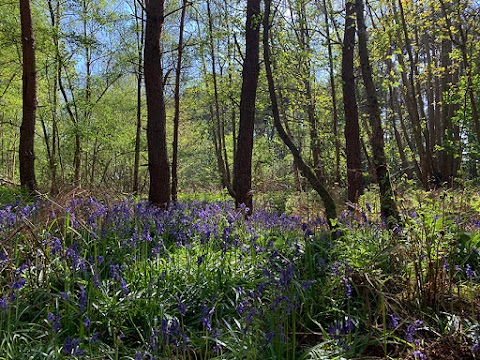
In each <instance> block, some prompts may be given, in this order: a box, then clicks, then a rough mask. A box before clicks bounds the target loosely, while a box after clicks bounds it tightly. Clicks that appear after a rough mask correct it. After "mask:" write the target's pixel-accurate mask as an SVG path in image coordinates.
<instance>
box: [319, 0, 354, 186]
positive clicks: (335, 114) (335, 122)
mask: <svg viewBox="0 0 480 360" xmlns="http://www.w3.org/2000/svg"><path fill="white" fill-rule="evenodd" d="M323 11H324V15H325V35H326V38H327V42H328V74H329V80H330V89H331V90H330V91H331V96H332V110H333V136H334V137H335V182H336V183H337V184H340V183H341V179H340V136H339V133H338V126H339V125H338V124H339V121H338V109H337V89H336V87H335V73H334V67H333V49H332V39H331V38H330V22H329V17H328V9H327V3H326V0H323ZM352 51H353V50H352Z"/></svg>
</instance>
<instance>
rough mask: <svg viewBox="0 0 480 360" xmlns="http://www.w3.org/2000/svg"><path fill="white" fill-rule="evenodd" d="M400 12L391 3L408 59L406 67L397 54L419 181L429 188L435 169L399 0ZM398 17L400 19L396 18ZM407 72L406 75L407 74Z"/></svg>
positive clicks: (401, 55)
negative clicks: (418, 98) (425, 137)
mask: <svg viewBox="0 0 480 360" xmlns="http://www.w3.org/2000/svg"><path fill="white" fill-rule="evenodd" d="M398 4H399V9H400V14H398V12H397V8H396V5H395V3H392V6H393V12H394V16H395V19H396V21H397V23H399V25H400V26H401V29H400V28H399V30H398V32H397V38H398V40H399V41H400V42H404V43H405V48H406V50H407V54H408V61H409V66H408V67H407V65H406V63H405V59H404V56H403V53H399V54H398V61H399V64H400V67H401V68H402V69H404V71H402V72H401V74H402V82H403V84H404V86H405V89H406V90H405V100H406V101H405V102H406V105H407V110H408V114H409V118H410V122H411V123H412V126H413V138H414V140H415V146H416V149H417V152H418V155H419V158H420V168H421V178H420V180H421V182H422V185H423V187H424V188H425V189H428V188H429V180H430V179H431V178H434V177H435V171H434V169H433V167H434V166H433V163H432V159H431V156H429V153H428V151H427V149H426V148H425V144H424V136H423V129H422V124H421V119H420V115H419V110H418V108H419V107H418V102H417V90H416V88H415V74H416V69H415V67H416V64H415V62H414V58H413V51H412V47H411V44H410V38H409V36H408V30H407V24H406V21H405V15H404V11H403V5H402V2H401V0H399V1H398ZM398 18H400V19H398ZM402 31H403V35H404V40H403V39H402V37H401V32H402ZM407 73H408V75H407Z"/></svg>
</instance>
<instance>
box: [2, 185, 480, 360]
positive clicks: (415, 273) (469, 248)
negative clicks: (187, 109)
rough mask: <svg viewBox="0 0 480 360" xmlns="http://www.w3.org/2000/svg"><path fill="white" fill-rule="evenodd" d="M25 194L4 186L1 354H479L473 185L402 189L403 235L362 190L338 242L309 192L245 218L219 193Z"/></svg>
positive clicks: (266, 201) (341, 222)
mask: <svg viewBox="0 0 480 360" xmlns="http://www.w3.org/2000/svg"><path fill="white" fill-rule="evenodd" d="M17 195H18V194H15V193H14V192H12V191H11V190H8V189H2V191H1V192H0V203H1V205H0V234H1V244H0V245H1V246H0V273H1V276H0V279H1V280H0V339H1V340H0V359H67V358H69V359H312V360H313V359H318V360H320V359H342V358H344V359H345V358H349V359H405V360H407V359H408V360H410V359H440V360H442V359H475V358H479V357H480V351H479V347H480V255H479V251H480V211H479V209H480V195H479V193H478V191H476V190H471V191H469V192H467V191H463V192H459V191H442V192H437V193H424V192H420V191H412V192H410V193H408V194H405V195H404V196H403V197H402V198H401V199H399V204H400V207H401V208H402V216H403V220H404V225H402V227H401V228H400V227H398V228H396V229H394V230H393V231H390V230H388V229H386V227H385V226H384V225H383V224H382V222H381V221H380V220H379V216H378V203H377V200H376V197H375V195H374V194H367V195H365V196H364V197H363V198H362V199H361V201H360V203H359V206H358V208H357V210H356V211H345V212H342V214H341V215H340V216H339V218H338V227H339V229H340V230H341V231H339V232H338V233H336V236H334V235H335V234H332V233H331V232H330V231H329V230H328V228H327V226H326V221H325V219H324V218H323V217H322V216H321V208H320V207H319V206H318V204H316V203H314V202H310V201H309V196H310V195H308V194H293V195H289V196H290V198H289V199H287V200H284V201H281V200H279V197H278V194H276V195H275V196H272V197H271V198H268V197H267V196H265V197H263V201H262V203H261V204H260V203H258V204H257V208H256V209H255V211H254V213H253V215H252V216H250V217H248V218H246V217H245V214H244V213H242V212H241V211H240V212H239V211H237V210H235V209H234V208H233V204H232V202H231V201H230V200H228V199H225V198H221V197H219V198H217V200H216V201H215V199H211V198H210V199H209V201H199V200H191V199H190V200H187V199H185V200H182V201H180V202H179V203H178V204H176V205H173V206H171V208H170V209H169V210H168V211H164V210H160V209H157V208H154V207H151V206H149V204H148V203H146V202H144V201H139V200H138V199H135V198H133V197H125V198H119V197H114V196H105V195H102V196H94V195H93V194H92V193H91V192H89V191H86V190H81V191H80V190H78V189H77V190H75V191H73V192H68V193H65V194H63V195H62V196H58V197H55V198H50V197H46V196H45V197H43V198H42V199H37V200H33V201H32V200H29V199H25V198H23V199H22V198H18V197H17ZM281 206H283V207H286V208H288V209H280V210H287V212H288V215H287V214H286V213H284V212H281V211H280V212H278V211H273V210H278V209H279V207H281ZM309 206H310V208H309Z"/></svg>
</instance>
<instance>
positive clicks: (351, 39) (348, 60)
mask: <svg viewBox="0 0 480 360" xmlns="http://www.w3.org/2000/svg"><path fill="white" fill-rule="evenodd" d="M345 5H346V16H345V32H344V37H343V47H342V80H343V82H342V88H343V108H344V111H345V155H346V157H347V182H348V196H347V198H348V201H350V202H352V203H356V202H357V201H358V197H359V196H360V195H362V194H363V181H362V168H361V166H362V159H361V150H360V149H361V146H360V126H359V124H358V107H357V99H356V93H355V74H354V72H353V57H354V56H353V55H354V50H355V9H356V8H355V3H354V2H352V1H347V2H346V4H345Z"/></svg>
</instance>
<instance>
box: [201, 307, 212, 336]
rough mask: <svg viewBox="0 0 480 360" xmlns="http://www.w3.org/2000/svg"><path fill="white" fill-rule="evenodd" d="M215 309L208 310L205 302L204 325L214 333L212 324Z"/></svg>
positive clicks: (203, 308) (203, 310) (203, 311)
mask: <svg viewBox="0 0 480 360" xmlns="http://www.w3.org/2000/svg"><path fill="white" fill-rule="evenodd" d="M214 311H215V308H212V309H210V310H209V309H208V307H207V304H206V303H205V302H204V303H203V305H202V325H203V326H204V327H205V328H206V329H207V330H208V331H212V324H211V323H210V321H211V318H212V314H213V312H214Z"/></svg>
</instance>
